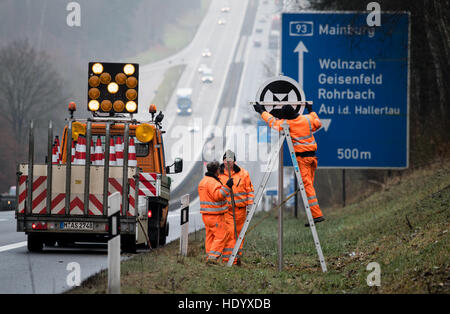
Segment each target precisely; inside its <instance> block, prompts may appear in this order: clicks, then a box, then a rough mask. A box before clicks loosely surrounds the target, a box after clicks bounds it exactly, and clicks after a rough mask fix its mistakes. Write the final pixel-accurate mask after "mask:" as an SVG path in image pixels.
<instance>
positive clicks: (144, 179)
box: [139, 172, 157, 196]
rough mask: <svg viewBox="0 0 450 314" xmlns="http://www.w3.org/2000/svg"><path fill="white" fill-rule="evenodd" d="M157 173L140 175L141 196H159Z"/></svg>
mask: <svg viewBox="0 0 450 314" xmlns="http://www.w3.org/2000/svg"><path fill="white" fill-rule="evenodd" d="M156 179H157V174H156V173H142V172H141V173H139V195H141V196H157V191H156Z"/></svg>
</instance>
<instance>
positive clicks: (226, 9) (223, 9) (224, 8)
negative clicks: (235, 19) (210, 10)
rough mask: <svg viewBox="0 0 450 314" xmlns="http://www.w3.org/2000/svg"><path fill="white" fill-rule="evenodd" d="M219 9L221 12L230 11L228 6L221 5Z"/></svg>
mask: <svg viewBox="0 0 450 314" xmlns="http://www.w3.org/2000/svg"><path fill="white" fill-rule="evenodd" d="M220 11H222V12H223V13H228V12H230V7H223V8H222V9H220Z"/></svg>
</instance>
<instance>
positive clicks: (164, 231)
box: [159, 222, 169, 246]
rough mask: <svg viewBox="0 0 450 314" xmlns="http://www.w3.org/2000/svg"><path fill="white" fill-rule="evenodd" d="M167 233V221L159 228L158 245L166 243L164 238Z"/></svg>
mask: <svg viewBox="0 0 450 314" xmlns="http://www.w3.org/2000/svg"><path fill="white" fill-rule="evenodd" d="M168 235H169V223H168V222H167V223H166V226H165V228H161V229H159V245H161V246H164V245H166V239H167V236H168Z"/></svg>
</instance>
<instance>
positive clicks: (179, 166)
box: [175, 158, 183, 173]
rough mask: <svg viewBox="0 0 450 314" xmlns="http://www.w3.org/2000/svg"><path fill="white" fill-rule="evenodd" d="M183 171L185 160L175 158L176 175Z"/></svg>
mask: <svg viewBox="0 0 450 314" xmlns="http://www.w3.org/2000/svg"><path fill="white" fill-rule="evenodd" d="M181 171H183V159H181V158H175V173H180V172H181Z"/></svg>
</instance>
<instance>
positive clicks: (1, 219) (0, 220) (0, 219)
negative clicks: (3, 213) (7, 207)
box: [0, 218, 8, 222]
mask: <svg viewBox="0 0 450 314" xmlns="http://www.w3.org/2000/svg"><path fill="white" fill-rule="evenodd" d="M2 221H8V219H3V218H0V222H2Z"/></svg>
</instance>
